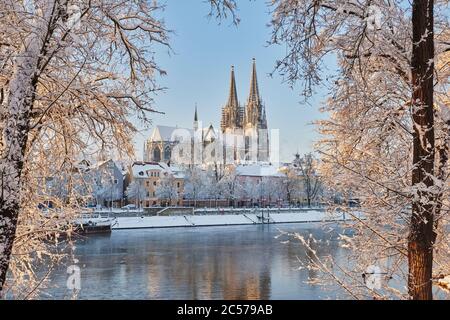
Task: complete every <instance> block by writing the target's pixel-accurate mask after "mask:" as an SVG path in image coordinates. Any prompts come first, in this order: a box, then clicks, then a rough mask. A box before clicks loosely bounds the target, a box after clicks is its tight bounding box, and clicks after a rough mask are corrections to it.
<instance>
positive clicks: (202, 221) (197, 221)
mask: <svg viewBox="0 0 450 320" xmlns="http://www.w3.org/2000/svg"><path fill="white" fill-rule="evenodd" d="M187 218H188V219H189V220H190V221H192V223H193V224H194V225H196V226H217V225H230V224H252V223H253V222H252V221H250V220H249V219H247V218H246V217H245V216H244V215H242V214H227V215H204V216H203V215H202V216H187Z"/></svg>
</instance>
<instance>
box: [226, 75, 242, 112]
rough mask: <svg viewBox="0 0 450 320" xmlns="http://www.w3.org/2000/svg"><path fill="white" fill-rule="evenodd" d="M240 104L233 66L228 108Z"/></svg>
mask: <svg viewBox="0 0 450 320" xmlns="http://www.w3.org/2000/svg"><path fill="white" fill-rule="evenodd" d="M238 104H239V103H238V98H237V90H236V80H235V79H234V66H231V79H230V93H229V95H228V102H227V106H230V107H236V106H238Z"/></svg>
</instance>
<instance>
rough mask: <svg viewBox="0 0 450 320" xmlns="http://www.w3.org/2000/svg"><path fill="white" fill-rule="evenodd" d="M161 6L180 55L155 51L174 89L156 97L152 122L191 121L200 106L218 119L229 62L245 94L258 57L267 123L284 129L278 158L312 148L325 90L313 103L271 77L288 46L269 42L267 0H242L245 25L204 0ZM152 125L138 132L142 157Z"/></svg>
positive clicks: (164, 81) (204, 116) (202, 116)
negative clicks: (219, 16)
mask: <svg viewBox="0 0 450 320" xmlns="http://www.w3.org/2000/svg"><path fill="white" fill-rule="evenodd" d="M166 4H167V6H166V10H165V11H164V12H163V16H164V19H165V22H166V24H167V26H168V28H170V29H171V30H174V34H172V35H171V39H170V43H171V45H172V47H173V50H174V53H173V54H168V52H167V51H166V50H165V51H163V50H160V51H158V52H157V55H156V59H157V61H158V63H159V64H160V66H161V67H162V68H163V69H164V70H166V71H167V76H165V77H163V78H161V79H159V81H160V82H159V84H160V85H161V86H164V87H167V88H168V89H167V90H166V91H165V92H164V93H159V94H158V96H157V97H156V98H155V107H156V109H158V110H159V111H163V112H165V114H164V115H152V120H153V124H154V125H158V124H160V125H172V126H175V125H178V126H179V127H189V128H191V127H192V121H193V116H194V108H195V104H196V103H197V105H198V114H199V120H201V121H202V122H203V124H204V125H205V126H206V125H208V124H209V123H212V124H213V125H214V126H215V128H218V127H219V125H220V116H221V108H222V106H223V105H224V104H225V102H226V100H227V95H228V90H229V88H228V86H229V78H230V67H231V65H234V67H235V73H236V84H237V90H238V98H239V101H240V102H241V103H244V102H245V101H246V99H247V95H248V92H249V86H250V72H251V63H252V58H253V57H254V58H255V59H256V65H257V73H258V83H259V89H260V94H261V97H262V99H263V101H264V102H265V105H266V112H267V119H268V125H269V129H279V130H280V159H281V160H282V161H290V160H292V158H293V154H294V153H295V152H297V150H298V151H299V152H300V153H305V152H308V151H310V150H312V144H313V142H314V141H315V140H317V139H318V134H317V132H316V130H315V127H314V126H313V125H312V124H311V122H312V121H314V120H317V119H320V118H324V117H325V115H324V114H321V113H320V112H319V111H318V108H319V106H320V103H321V102H323V101H324V100H325V97H326V91H325V90H324V89H322V88H317V91H318V93H317V94H316V96H314V97H313V98H312V99H311V100H310V101H309V103H310V105H306V104H301V103H300V102H301V100H302V99H301V97H300V96H299V92H300V90H295V89H294V90H292V89H291V88H289V86H288V85H287V84H286V83H283V81H282V79H281V78H280V77H279V76H278V75H275V76H274V77H272V78H271V77H269V76H268V73H270V72H271V71H272V70H273V66H274V64H275V61H276V59H277V58H280V57H282V54H283V53H284V52H285V48H284V47H283V46H276V47H274V46H271V47H267V45H266V43H267V40H268V39H269V37H270V28H269V27H267V23H268V22H269V21H270V15H269V9H268V7H267V6H266V5H265V2H264V1H254V2H253V1H240V2H239V12H238V14H239V17H240V18H241V22H240V24H239V25H238V26H237V27H236V26H234V25H232V24H231V21H223V22H222V23H221V24H218V21H217V20H214V19H208V18H207V14H208V12H209V5H208V4H206V3H204V2H203V1H202V0H190V1H180V0H168V1H167V2H166ZM149 131H150V130H143V131H142V132H141V133H140V134H138V136H137V137H136V139H135V141H136V147H137V157H138V159H140V158H141V157H142V148H143V143H144V140H145V138H146V137H147V136H148V134H149Z"/></svg>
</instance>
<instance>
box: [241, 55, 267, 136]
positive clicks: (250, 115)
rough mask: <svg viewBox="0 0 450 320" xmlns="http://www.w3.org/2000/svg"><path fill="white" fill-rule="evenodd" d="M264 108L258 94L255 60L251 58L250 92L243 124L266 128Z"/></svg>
mask: <svg viewBox="0 0 450 320" xmlns="http://www.w3.org/2000/svg"><path fill="white" fill-rule="evenodd" d="M265 118H266V117H265V110H264V107H263V105H262V101H261V97H260V96H259V88H258V78H257V76H256V60H255V58H253V66H252V75H251V79H250V93H249V95H248V99H247V106H246V109H245V125H246V126H251V127H254V128H265V127H266V128H267V124H266V120H265Z"/></svg>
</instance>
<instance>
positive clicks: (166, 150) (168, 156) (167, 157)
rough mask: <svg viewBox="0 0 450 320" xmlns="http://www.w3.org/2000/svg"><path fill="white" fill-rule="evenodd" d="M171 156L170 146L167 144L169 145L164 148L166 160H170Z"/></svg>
mask: <svg viewBox="0 0 450 320" xmlns="http://www.w3.org/2000/svg"><path fill="white" fill-rule="evenodd" d="M170 156H171V151H170V147H169V146H167V147H166V148H165V149H164V160H166V161H168V160H170Z"/></svg>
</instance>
